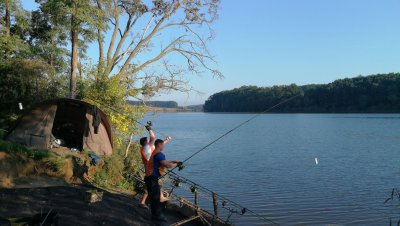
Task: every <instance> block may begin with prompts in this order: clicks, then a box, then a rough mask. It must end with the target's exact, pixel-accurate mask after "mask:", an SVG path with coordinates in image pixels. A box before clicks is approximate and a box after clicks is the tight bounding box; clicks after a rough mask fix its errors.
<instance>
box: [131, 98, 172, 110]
mask: <svg viewBox="0 0 400 226" xmlns="http://www.w3.org/2000/svg"><path fill="white" fill-rule="evenodd" d="M128 103H129V104H131V105H134V106H144V105H146V106H149V107H158V108H177V107H178V103H177V102H175V101H146V102H142V101H132V100H129V101H128Z"/></svg>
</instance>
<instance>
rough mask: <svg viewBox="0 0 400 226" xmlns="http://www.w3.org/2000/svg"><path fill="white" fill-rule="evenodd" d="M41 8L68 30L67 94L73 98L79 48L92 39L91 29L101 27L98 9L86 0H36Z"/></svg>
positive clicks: (75, 86) (53, 20) (56, 22)
mask: <svg viewBox="0 0 400 226" xmlns="http://www.w3.org/2000/svg"><path fill="white" fill-rule="evenodd" d="M37 2H38V3H40V8H41V10H42V11H43V12H44V13H46V14H47V15H50V17H49V18H51V20H52V23H53V24H54V25H56V26H60V27H63V28H64V29H66V30H68V31H70V34H69V38H70V42H71V57H70V59H71V60H70V87H69V96H70V97H71V98H75V96H76V90H77V76H78V63H79V49H80V48H82V47H84V43H85V42H90V41H91V40H92V39H93V29H94V28H96V27H102V24H101V22H100V21H99V20H98V17H97V14H98V9H97V7H94V2H92V1H87V0H37Z"/></svg>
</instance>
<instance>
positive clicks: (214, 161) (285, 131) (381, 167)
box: [146, 113, 400, 225]
mask: <svg viewBox="0 0 400 226" xmlns="http://www.w3.org/2000/svg"><path fill="white" fill-rule="evenodd" d="M251 116H252V115H251V114H206V113H158V114H155V115H148V116H147V117H146V120H152V121H153V124H154V130H156V132H157V131H159V132H161V133H163V134H168V135H170V136H172V138H173V141H172V142H171V143H170V144H168V146H167V147H166V150H165V153H166V155H167V158H169V159H185V158H186V157H188V156H189V155H190V154H192V153H193V152H195V151H197V150H199V149H200V148H201V147H203V146H204V145H206V144H207V143H208V142H210V141H211V140H213V139H215V138H216V137H218V136H219V135H221V134H222V133H224V132H225V131H227V130H229V129H231V128H232V127H234V126H235V125H237V124H239V123H241V122H243V121H244V120H246V119H248V118H249V117H251ZM399 146H400V115H399V114H379V115H372V114H266V115H262V116H260V117H258V118H257V119H255V120H253V121H251V122H250V123H248V124H246V125H244V126H243V127H241V128H240V129H238V130H236V131H235V132H233V133H232V134H230V135H228V136H227V137H225V138H223V139H222V140H220V141H218V142H217V143H216V144H214V145H213V146H211V147H209V148H208V149H206V150H205V151H203V152H201V153H200V154H199V155H196V156H195V157H193V158H192V159H191V160H190V161H188V162H187V163H186V168H185V170H183V171H181V172H179V173H180V174H181V175H182V176H185V177H188V178H189V179H191V180H194V181H196V182H198V183H199V184H201V185H204V186H206V187H208V188H210V189H212V190H214V191H216V192H217V193H219V194H221V195H224V196H226V197H228V198H230V199H232V200H234V201H236V202H238V203H240V204H242V205H244V206H246V207H248V208H249V209H252V210H254V211H255V212H257V213H260V214H261V215H262V216H264V217H267V218H268V219H272V220H274V221H276V222H278V223H279V224H280V225H389V222H390V221H389V219H390V217H392V218H393V222H394V224H397V221H398V220H399V219H400V209H399V207H400V205H399V204H400V202H399V201H396V202H392V203H390V204H383V202H384V201H385V199H386V198H388V197H390V194H391V190H392V188H400V185H399V182H400V155H399V151H400V148H399ZM314 158H318V160H319V164H318V165H316V163H315V160H314ZM176 191H177V193H178V194H184V195H187V196H188V197H191V196H190V193H188V192H186V191H185V189H184V188H181V189H179V188H178V189H177V190H176ZM201 200H202V203H200V204H203V205H204V207H205V208H209V207H210V206H209V203H210V201H209V200H207V199H204V198H202V197H201ZM231 220H232V221H233V223H235V225H261V224H263V222H262V221H260V220H258V219H257V218H255V217H252V216H250V215H247V214H246V215H244V216H237V215H233V216H232V217H231Z"/></svg>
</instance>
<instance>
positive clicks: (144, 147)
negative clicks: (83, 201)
mask: <svg viewBox="0 0 400 226" xmlns="http://www.w3.org/2000/svg"><path fill="white" fill-rule="evenodd" d="M146 129H147V131H148V132H149V136H150V140H148V139H147V137H142V138H140V141H139V143H140V156H141V157H142V162H143V165H144V167H145V168H146V165H147V163H148V161H149V159H150V157H151V153H153V151H154V149H155V146H154V142H155V140H156V136H155V134H154V132H153V130H152V129H151V126H150V125H147V126H146ZM170 140H171V137H169V136H168V137H166V138H165V140H164V144H166V143H168V142H169V141H170ZM146 191H147V189H146V190H145V192H144V194H143V197H142V198H141V199H140V201H139V207H141V208H144V209H148V207H147V205H146V200H147V197H148V194H147V192H146ZM160 194H161V197H160V200H161V201H162V202H164V201H167V200H168V199H167V198H165V197H164V196H163V195H162V193H161V192H160Z"/></svg>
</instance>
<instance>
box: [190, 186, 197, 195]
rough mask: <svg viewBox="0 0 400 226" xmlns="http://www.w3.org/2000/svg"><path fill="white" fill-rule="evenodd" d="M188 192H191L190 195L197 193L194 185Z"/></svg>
mask: <svg viewBox="0 0 400 226" xmlns="http://www.w3.org/2000/svg"><path fill="white" fill-rule="evenodd" d="M190 191H191V192H192V193H196V192H197V187H196V186H195V185H192V186H191V187H190Z"/></svg>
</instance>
